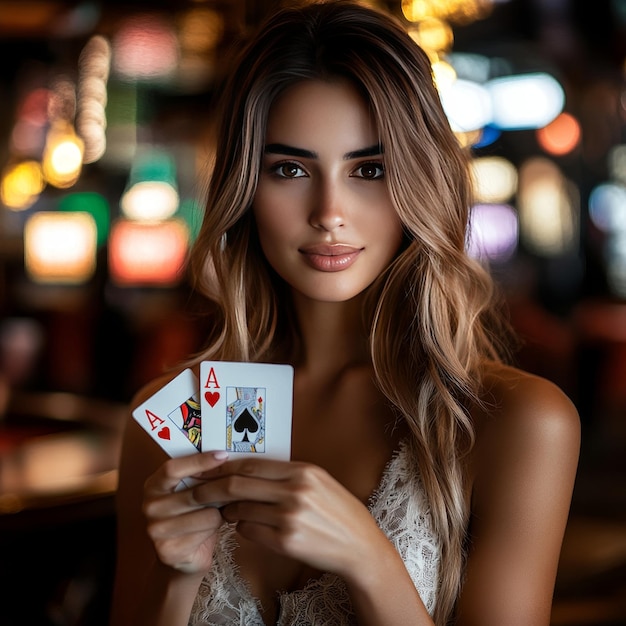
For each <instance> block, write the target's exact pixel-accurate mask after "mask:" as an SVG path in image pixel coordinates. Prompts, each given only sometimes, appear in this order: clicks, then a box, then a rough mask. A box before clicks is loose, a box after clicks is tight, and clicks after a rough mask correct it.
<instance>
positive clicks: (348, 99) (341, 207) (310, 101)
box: [253, 81, 402, 302]
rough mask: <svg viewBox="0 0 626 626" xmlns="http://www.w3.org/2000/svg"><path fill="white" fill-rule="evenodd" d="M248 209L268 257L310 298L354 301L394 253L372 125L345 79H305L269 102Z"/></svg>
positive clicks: (397, 229)
mask: <svg viewBox="0 0 626 626" xmlns="http://www.w3.org/2000/svg"><path fill="white" fill-rule="evenodd" d="M253 212H254V216H255V219H256V223H257V227H258V232H259V238H260V242H261V246H262V248H263V252H264V254H265V256H266V258H267V260H268V261H269V263H270V264H271V266H272V267H273V268H274V270H275V271H276V272H277V273H278V274H279V275H280V276H281V277H282V278H283V279H284V280H285V281H286V282H287V283H288V284H289V285H290V286H291V287H292V289H294V290H295V291H297V292H299V293H301V294H302V295H304V296H305V297H307V298H310V299H314V300H320V301H327V302H340V301H346V300H348V299H350V298H353V297H354V296H356V295H358V294H360V293H361V292H362V291H363V290H364V289H366V288H367V287H368V286H369V285H370V284H371V283H372V282H373V281H374V280H375V279H376V278H377V277H378V276H379V274H380V273H381V272H382V271H383V270H384V269H385V268H386V267H387V265H388V264H389V262H390V261H391V260H392V259H393V258H394V257H395V255H396V253H397V251H398V248H399V247H400V243H401V241H402V226H401V223H400V220H399V218H398V216H397V214H396V212H395V210H394V208H393V206H392V204H391V200H390V197H389V192H388V189H387V184H386V181H385V170H384V158H383V154H382V153H381V146H380V145H379V139H378V134H377V131H376V128H375V125H374V123H373V121H372V118H371V116H370V114H369V111H368V108H367V106H366V104H365V102H364V101H363V99H362V98H361V96H360V95H359V93H358V92H357V91H356V89H355V88H354V87H353V86H352V85H350V84H349V83H348V82H339V81H333V82H325V81H303V82H300V83H297V84H296V85H294V86H293V87H291V88H289V89H288V90H286V91H285V92H284V93H283V94H282V95H281V96H280V97H279V98H278V99H277V100H276V102H275V103H274V105H273V106H272V108H271V110H270V114H269V118H268V125H267V136H266V140H265V153H264V156H263V163H262V167H261V174H260V178H259V184H258V188H257V192H256V195H255V198H254V203H253Z"/></svg>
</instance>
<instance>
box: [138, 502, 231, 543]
mask: <svg viewBox="0 0 626 626" xmlns="http://www.w3.org/2000/svg"><path fill="white" fill-rule="evenodd" d="M223 522H224V520H223V518H222V515H221V513H220V511H219V510H218V509H213V508H201V509H198V510H195V511H191V512H189V513H185V514H183V515H178V516H177V517H175V518H170V517H168V518H164V519H154V520H152V521H150V522H149V523H148V535H149V536H150V538H151V539H152V540H153V541H155V542H156V541H161V540H164V539H168V538H172V537H175V536H179V535H180V536H184V535H190V534H194V533H204V538H205V539H206V536H207V534H208V535H211V534H213V533H215V531H217V529H218V528H219V527H220V526H221V525H222V523H223Z"/></svg>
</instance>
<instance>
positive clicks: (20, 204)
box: [0, 161, 45, 211]
mask: <svg viewBox="0 0 626 626" xmlns="http://www.w3.org/2000/svg"><path fill="white" fill-rule="evenodd" d="M44 185H45V182H44V179H43V174H42V172H41V166H40V165H39V163H37V162H36V161H22V162H21V163H18V164H15V165H11V166H9V167H7V168H6V169H5V171H4V172H3V174H2V182H1V183H0V199H1V200H2V203H3V204H4V206H6V207H8V208H9V209H13V210H14V211H19V210H22V209H27V208H28V207H30V206H32V205H33V204H34V203H35V200H37V198H39V194H40V193H41V192H42V191H43V188H44Z"/></svg>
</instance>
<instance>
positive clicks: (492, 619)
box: [457, 364, 580, 626]
mask: <svg viewBox="0 0 626 626" xmlns="http://www.w3.org/2000/svg"><path fill="white" fill-rule="evenodd" d="M484 383H485V385H484V398H483V400H484V404H483V406H481V407H480V408H479V409H477V410H475V411H474V412H473V416H474V421H475V424H476V444H475V446H474V448H473V451H472V457H471V462H470V467H471V492H470V493H469V494H468V495H469V497H470V507H471V516H472V517H471V524H470V545H471V550H470V554H469V558H468V563H467V576H466V582H465V585H464V590H463V593H462V597H461V599H460V602H459V618H458V621H457V623H458V624H476V623H481V624H485V625H486V626H487V625H489V626H491V625H492V624H494V625H499V624H511V625H513V624H515V625H517V624H520V625H521V624H548V623H549V619H550V606H551V598H552V590H553V588H554V581H555V577H556V571H557V564H558V559H559V552H560V547H561V542H562V539H563V533H564V530H565V525H566V522H567V518H568V512H569V507H570V502H571V496H572V493H573V487H574V481H575V477H576V470H577V465H578V453H579V448H580V420H579V417H578V412H577V410H576V407H575V406H574V404H573V403H572V402H571V400H570V399H569V398H568V397H567V395H566V394H565V393H564V392H563V391H561V389H559V388H558V387H557V386H556V385H555V384H553V383H552V382H550V381H548V380H546V379H544V378H541V377H538V376H535V375H532V374H529V373H527V372H524V371H521V370H518V369H515V368H512V367H507V366H503V365H499V364H491V365H489V366H487V368H486V371H485V378H484Z"/></svg>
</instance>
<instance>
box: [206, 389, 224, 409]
mask: <svg viewBox="0 0 626 626" xmlns="http://www.w3.org/2000/svg"><path fill="white" fill-rule="evenodd" d="M204 398H205V400H206V401H207V402H208V403H209V404H210V405H211V406H215V405H216V404H217V401H218V400H219V399H220V392H219V391H207V392H206V393H205V394H204Z"/></svg>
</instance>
